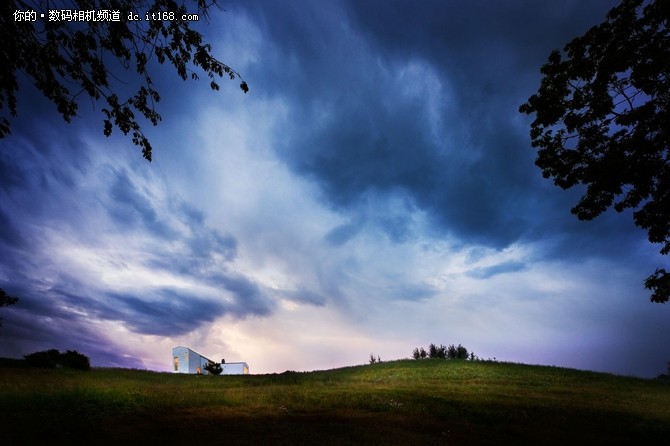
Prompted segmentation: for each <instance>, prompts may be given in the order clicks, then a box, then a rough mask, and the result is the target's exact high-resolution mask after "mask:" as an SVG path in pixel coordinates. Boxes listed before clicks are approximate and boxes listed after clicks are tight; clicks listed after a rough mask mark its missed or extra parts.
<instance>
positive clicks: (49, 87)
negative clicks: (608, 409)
mask: <svg viewBox="0 0 670 446" xmlns="http://www.w3.org/2000/svg"><path fill="white" fill-rule="evenodd" d="M185 3H187V2H180V1H175V0H61V1H55V2H49V3H48V4H47V2H44V1H42V0H5V1H3V2H0V41H1V42H2V46H0V66H1V67H2V70H1V71H0V110H2V111H3V112H4V113H3V116H0V138H1V137H3V136H5V135H6V134H8V133H9V132H10V121H9V116H16V114H17V97H16V92H17V90H18V88H19V83H18V75H19V73H23V74H24V75H25V76H27V77H28V78H29V79H30V80H31V81H32V82H33V84H34V85H35V87H36V88H37V89H38V90H39V91H40V92H41V93H42V94H43V95H44V96H45V97H46V98H47V99H49V100H50V101H51V102H53V103H54V104H55V105H56V108H57V110H58V112H59V113H60V114H61V116H62V117H63V119H64V120H65V121H67V122H69V121H70V120H71V119H72V118H73V117H74V116H76V115H77V108H78V103H79V100H80V99H81V98H83V97H86V96H88V97H90V98H91V100H94V101H101V102H102V103H103V104H104V105H103V108H102V113H103V117H104V118H103V133H104V134H105V136H109V135H111V133H112V129H113V127H116V128H118V129H119V130H120V131H121V132H123V134H125V135H127V134H129V133H130V134H131V135H132V141H133V143H134V144H135V145H138V146H139V147H140V148H141V149H142V155H143V156H144V158H146V159H147V160H149V161H151V157H152V147H151V144H150V142H149V140H148V139H147V138H146V137H145V136H144V133H143V131H142V129H141V126H140V124H139V122H138V120H137V117H136V115H135V113H136V112H137V113H139V114H140V115H141V116H143V117H144V118H145V119H146V120H148V121H149V122H151V123H152V124H153V125H157V124H158V122H159V121H160V120H161V115H160V114H159V113H158V112H157V111H156V109H155V105H156V103H157V102H159V101H160V95H159V94H158V91H156V89H155V88H154V84H153V82H152V75H151V73H150V72H149V67H150V66H151V62H152V61H156V62H158V63H159V64H164V63H166V62H168V63H169V64H171V65H172V66H173V67H174V68H175V70H176V71H177V74H178V75H179V77H181V78H182V79H184V80H186V79H189V78H190V79H198V74H197V73H196V72H195V71H194V70H193V69H192V67H193V68H199V69H200V70H202V71H204V72H205V74H206V75H207V77H209V79H210V87H211V88H212V89H213V90H218V89H219V85H218V84H217V83H216V78H220V77H224V76H225V77H229V78H230V79H235V77H239V74H238V73H237V72H236V71H234V70H233V69H232V68H230V67H229V66H228V65H226V64H224V63H222V62H220V61H218V60H217V59H216V58H214V57H213V56H212V54H211V51H212V48H211V46H210V44H208V43H206V42H204V41H203V36H202V35H201V34H200V33H198V32H197V31H195V30H193V29H191V25H190V21H189V20H188V17H187V16H185V15H187V14H192V13H196V11H197V14H198V16H199V18H200V19H201V20H207V19H208V17H209V15H208V14H209V11H210V9H211V8H213V7H218V5H217V3H216V0H192V3H193V8H197V10H196V11H193V10H191V11H188V10H187V7H186V4H185ZM193 8H192V9H193ZM61 10H70V11H84V12H85V11H94V12H98V11H107V12H108V13H109V18H108V19H107V20H104V19H102V20H98V19H96V20H92V19H91V20H83V21H80V20H68V19H66V18H65V17H59V20H51V19H53V18H56V17H51V16H52V12H53V13H55V12H60V11H61ZM17 11H20V12H21V13H22V14H21V15H20V16H18V17H16V16H15V12H17ZM114 11H117V12H118V15H117V17H116V19H115V18H114V16H113V15H114ZM159 11H160V12H165V13H167V14H168V17H164V18H166V19H168V20H135V21H130V20H127V17H128V14H129V13H139V14H142V18H143V19H144V18H145V16H144V14H145V13H150V14H151V13H152V12H159ZM32 12H34V13H35V15H33V16H31V15H30V14H31V13H32ZM47 12H48V15H49V17H46V16H45V17H44V18H41V17H40V16H39V14H40V13H45V14H46V13H47ZM54 15H55V14H54ZM17 18H18V20H17ZM124 72H131V73H132V72H134V73H135V78H136V79H137V80H138V84H136V85H135V86H131V88H133V89H136V91H135V93H134V94H132V95H130V96H129V97H119V94H120V90H121V88H122V87H123V88H125V81H127V80H128V79H127V76H123V79H124V80H123V82H121V81H119V80H118V76H119V75H120V74H121V73H124ZM240 88H241V89H242V90H243V91H244V92H245V93H246V92H247V91H248V90H249V88H248V86H247V84H246V82H244V81H242V82H241V84H240ZM8 115H9V116H8Z"/></svg>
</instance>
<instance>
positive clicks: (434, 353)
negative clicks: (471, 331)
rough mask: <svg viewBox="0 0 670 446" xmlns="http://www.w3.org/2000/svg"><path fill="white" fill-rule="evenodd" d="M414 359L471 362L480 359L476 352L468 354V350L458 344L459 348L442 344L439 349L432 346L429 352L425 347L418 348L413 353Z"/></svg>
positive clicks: (434, 345)
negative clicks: (465, 360)
mask: <svg viewBox="0 0 670 446" xmlns="http://www.w3.org/2000/svg"><path fill="white" fill-rule="evenodd" d="M412 357H413V358H414V359H425V358H439V359H469V360H471V361H474V360H476V359H478V358H477V356H476V355H475V354H474V352H470V353H468V349H467V348H465V347H463V346H462V345H461V344H458V345H457V346H456V345H454V344H451V345H450V346H448V347H447V346H445V345H442V344H440V346H439V347H438V346H437V345H436V344H430V346H428V351H426V350H425V349H424V348H423V347H416V348H415V349H414V351H412Z"/></svg>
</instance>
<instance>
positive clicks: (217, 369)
mask: <svg viewBox="0 0 670 446" xmlns="http://www.w3.org/2000/svg"><path fill="white" fill-rule="evenodd" d="M205 370H207V371H208V372H209V373H211V374H212V375H220V374H221V373H222V372H223V368H222V367H221V364H220V363H218V362H213V361H210V362H209V363H208V364H207V365H206V366H205Z"/></svg>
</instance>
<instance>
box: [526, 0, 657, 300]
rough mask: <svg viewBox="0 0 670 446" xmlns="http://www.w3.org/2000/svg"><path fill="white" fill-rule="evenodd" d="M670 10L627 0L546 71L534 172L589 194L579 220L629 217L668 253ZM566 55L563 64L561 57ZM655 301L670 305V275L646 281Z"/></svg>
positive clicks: (534, 108) (535, 128)
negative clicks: (610, 213)
mask: <svg viewBox="0 0 670 446" xmlns="http://www.w3.org/2000/svg"><path fill="white" fill-rule="evenodd" d="M669 22H670V2H668V1H664V0H657V1H651V2H645V1H644V0H623V1H622V3H621V4H620V5H619V6H617V7H615V8H613V9H612V10H611V11H610V12H609V13H608V15H607V19H606V21H605V22H603V23H601V24H600V25H597V26H594V27H593V28H591V29H590V30H589V31H588V32H586V34H584V35H583V36H582V37H577V38H575V39H573V40H572V41H571V42H569V43H568V44H567V45H566V46H565V48H564V51H563V52H560V51H559V50H554V51H553V52H552V53H551V54H550V56H549V60H548V62H547V63H546V64H545V65H544V66H542V68H541V73H542V74H543V78H542V82H541V84H540V88H539V91H538V92H537V93H536V94H534V95H532V96H531V97H530V98H529V99H528V102H526V103H525V104H523V105H521V107H520V108H519V111H520V112H522V113H526V114H533V113H534V114H535V120H534V121H533V123H532V124H531V128H530V136H531V140H532V145H533V147H535V148H537V149H538V156H537V160H536V161H535V163H536V165H537V166H538V167H540V169H542V173H543V175H544V177H545V178H553V180H554V183H555V184H556V185H558V186H560V187H561V188H563V189H568V188H571V187H573V186H576V185H578V184H582V185H585V186H586V192H585V194H584V196H582V197H581V199H580V200H579V202H578V203H577V205H576V206H575V207H573V208H572V213H573V214H575V215H576V216H577V217H578V218H579V219H580V220H591V219H593V218H595V217H597V216H598V215H600V214H602V213H603V212H604V211H605V210H607V209H608V208H610V207H613V208H614V209H615V210H616V211H617V212H622V211H623V210H625V209H628V208H630V209H632V210H634V212H633V219H634V222H635V224H636V225H637V226H639V227H640V228H642V229H645V230H647V234H648V238H649V241H650V242H652V243H661V244H662V247H661V250H660V252H661V254H663V255H667V254H668V252H670V153H669V152H670V107H669V104H670V33H669V30H668V26H669ZM564 56H565V58H564ZM645 287H646V288H647V289H649V290H651V291H652V295H651V301H652V302H667V301H668V299H669V298H670V274H669V273H668V272H666V270H665V269H662V268H658V269H657V270H656V271H655V273H654V274H652V275H651V276H649V277H648V278H647V279H646V281H645Z"/></svg>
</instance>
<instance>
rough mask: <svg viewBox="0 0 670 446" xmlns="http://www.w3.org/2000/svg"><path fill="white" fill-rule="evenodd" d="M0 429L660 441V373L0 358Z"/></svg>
mask: <svg viewBox="0 0 670 446" xmlns="http://www.w3.org/2000/svg"><path fill="white" fill-rule="evenodd" d="M0 432H1V433H2V440H1V443H2V444H3V445H14V444H34V443H36V442H38V441H45V442H48V443H49V444H63V443H72V444H85V443H86V444H120V443H122V442H125V443H126V444H208V443H210V444H228V445H230V444H232V445H237V444H240V445H241V444H245V445H250V444H291V445H293V444H351V445H359V444H587V443H588V444H645V443H646V444H667V443H666V441H667V440H668V438H670V385H668V384H667V383H665V382H663V381H659V380H645V379H638V378H629V377H621V376H614V375H608V374H600V373H593V372H584V371H577V370H569V369H561V368H554V367H539V366H527V365H520V364H505V363H492V362H470V361H445V360H422V361H395V362H386V363H380V364H374V365H368V366H359V367H349V368H343V369H336V370H328V371H319V372H311V373H283V374H280V375H252V376H218V377H216V376H189V375H174V374H170V373H154V372H146V371H136V370H123V369H93V370H91V371H90V372H76V371H70V370H38V369H20V368H0ZM212 442H213V443H212Z"/></svg>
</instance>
